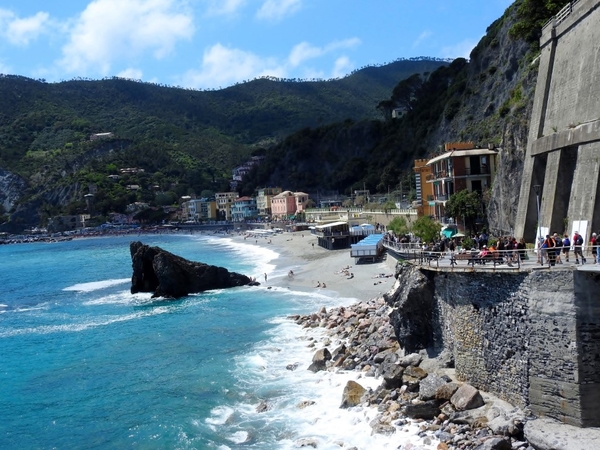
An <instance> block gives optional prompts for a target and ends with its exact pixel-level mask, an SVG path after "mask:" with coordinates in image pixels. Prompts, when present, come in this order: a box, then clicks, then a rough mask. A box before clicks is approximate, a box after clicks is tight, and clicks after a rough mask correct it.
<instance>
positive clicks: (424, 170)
mask: <svg viewBox="0 0 600 450" xmlns="http://www.w3.org/2000/svg"><path fill="white" fill-rule="evenodd" d="M428 161H429V160H428V159H416V160H415V167H414V168H413V170H414V172H415V182H416V191H417V200H415V202H414V206H416V207H417V216H418V217H421V216H432V217H433V216H434V215H435V201H434V197H433V185H432V184H431V183H427V179H428V177H429V176H430V175H431V166H428V165H427V162H428Z"/></svg>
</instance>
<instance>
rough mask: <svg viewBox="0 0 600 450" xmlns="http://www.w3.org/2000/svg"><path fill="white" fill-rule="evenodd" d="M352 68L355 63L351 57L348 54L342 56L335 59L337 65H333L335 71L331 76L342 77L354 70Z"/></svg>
mask: <svg viewBox="0 0 600 450" xmlns="http://www.w3.org/2000/svg"><path fill="white" fill-rule="evenodd" d="M352 69H353V65H352V63H351V62H350V59H349V58H348V57H347V56H342V57H340V58H338V59H336V60H335V65H334V67H333V73H332V74H331V76H332V78H341V77H343V76H345V75H347V74H348V73H350V72H352Z"/></svg>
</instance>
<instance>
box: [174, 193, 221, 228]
mask: <svg viewBox="0 0 600 450" xmlns="http://www.w3.org/2000/svg"><path fill="white" fill-rule="evenodd" d="M217 218H218V216H217V203H216V202H215V201H214V200H208V199H205V198H201V199H192V200H188V201H186V202H183V203H182V204H181V220H182V221H184V222H202V221H205V220H217Z"/></svg>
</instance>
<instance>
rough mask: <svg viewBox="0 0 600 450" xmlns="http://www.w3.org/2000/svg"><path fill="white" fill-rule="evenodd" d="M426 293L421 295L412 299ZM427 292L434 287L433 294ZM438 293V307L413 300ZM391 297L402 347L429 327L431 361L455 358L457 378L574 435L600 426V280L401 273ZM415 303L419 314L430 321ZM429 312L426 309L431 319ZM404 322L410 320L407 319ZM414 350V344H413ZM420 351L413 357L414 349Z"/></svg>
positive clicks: (573, 273)
mask: <svg viewBox="0 0 600 450" xmlns="http://www.w3.org/2000/svg"><path fill="white" fill-rule="evenodd" d="M414 280H420V282H421V283H422V284H423V286H421V288H419V289H410V290H408V289H405V288H403V286H407V285H411V284H412V285H414ZM427 284H429V286H426V285H427ZM430 291H432V292H433V301H431V300H430V299H428V298H427V296H429V295H431V294H427V295H426V296H425V298H424V299H419V298H413V299H410V298H407V297H410V296H411V295H413V296H419V295H423V293H427V292H430ZM395 292H396V293H397V295H396V294H388V295H386V300H387V301H388V303H390V304H391V305H392V306H394V311H393V312H392V313H391V314H390V317H391V320H392V323H393V324H394V326H395V328H396V325H397V324H404V327H403V328H402V329H400V328H398V329H397V331H396V334H397V336H398V338H399V342H400V343H401V345H402V343H403V341H407V339H406V330H407V329H410V326H409V325H407V324H406V323H407V322H410V321H415V322H421V323H422V322H423V319H424V318H427V317H428V318H429V320H430V321H431V322H432V323H431V327H430V328H431V330H432V331H431V339H430V340H428V339H427V338H426V337H421V338H420V339H421V341H422V342H433V344H432V346H431V347H430V349H429V350H430V352H431V351H433V352H434V353H435V352H439V351H441V350H442V349H446V350H449V351H451V352H452V354H453V356H454V362H455V368H456V375H457V377H458V378H459V379H460V380H462V381H467V382H469V383H471V384H473V385H474V386H476V387H478V388H479V389H482V390H485V391H488V392H491V393H494V394H495V395H497V396H499V397H500V398H502V399H504V400H506V401H508V402H510V403H513V404H515V405H518V406H521V407H529V408H531V410H532V411H533V412H534V413H535V414H537V415H540V416H548V417H552V418H554V419H557V420H560V421H562V422H565V423H568V424H571V425H576V426H599V425H600V414H598V413H599V412H600V411H599V410H600V389H598V388H599V387H600V370H599V369H600V272H596V271H592V270H588V271H583V270H552V271H550V270H534V271H531V272H520V273H514V272H513V273H490V272H467V273H452V272H438V271H431V270H425V269H419V268H417V267H412V268H409V269H407V268H404V269H403V270H402V271H400V273H399V277H398V284H397V289H396V291H395ZM407 303H412V304H419V303H420V304H421V305H422V308H421V309H422V311H421V312H422V314H423V315H422V316H421V317H418V314H417V313H415V310H414V308H412V309H411V313H410V315H408V314H406V309H405V305H406V304H407ZM430 308H431V310H430V311H428V309H430ZM401 316H402V317H401ZM407 342H410V341H407ZM413 350H414V349H413Z"/></svg>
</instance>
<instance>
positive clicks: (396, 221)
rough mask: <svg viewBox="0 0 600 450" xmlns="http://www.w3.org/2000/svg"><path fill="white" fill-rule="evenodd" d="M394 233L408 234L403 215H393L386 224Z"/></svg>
mask: <svg viewBox="0 0 600 450" xmlns="http://www.w3.org/2000/svg"><path fill="white" fill-rule="evenodd" d="M387 229H388V230H391V231H393V232H394V233H395V234H396V235H402V234H408V223H407V222H406V219H405V218H404V217H394V218H393V219H392V220H391V221H390V223H389V224H388V226H387Z"/></svg>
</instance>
